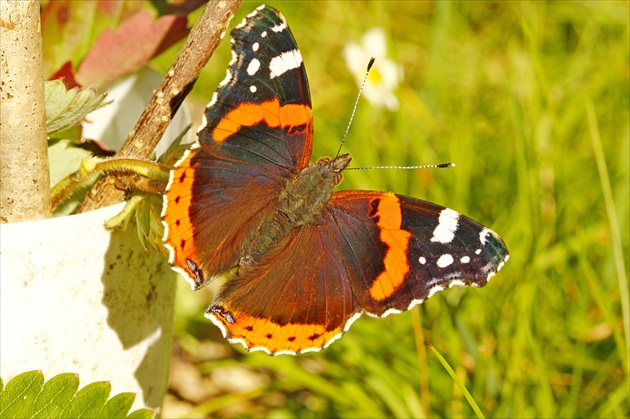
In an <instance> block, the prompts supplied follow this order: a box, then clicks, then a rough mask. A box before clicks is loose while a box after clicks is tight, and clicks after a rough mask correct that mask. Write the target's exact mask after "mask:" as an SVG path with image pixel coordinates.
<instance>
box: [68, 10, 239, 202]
mask: <svg viewBox="0 0 630 419" xmlns="http://www.w3.org/2000/svg"><path fill="white" fill-rule="evenodd" d="M242 2H243V0H220V1H217V0H211V1H210V2H208V4H207V5H206V8H205V10H204V11H203V14H202V15H201V16H200V17H199V20H197V22H196V23H195V26H194V27H193V28H192V30H191V31H190V34H189V35H188V38H187V39H186V43H185V44H184V46H183V47H182V49H181V51H180V52H179V54H178V55H177V58H176V59H175V62H174V63H173V65H172V66H171V68H170V69H169V70H168V72H167V74H166V76H165V77H164V79H163V80H162V83H161V84H160V86H159V87H158V88H157V89H156V90H155V92H154V93H153V97H152V98H151V101H150V102H149V104H148V105H147V107H146V109H145V110H144V113H143V114H142V115H141V116H140V119H139V120H138V122H137V123H136V126H135V127H134V128H133V130H131V132H130V133H129V135H128V136H127V139H126V140H125V142H124V144H123V145H122V148H121V149H120V151H119V152H118V153H117V154H116V157H128V158H136V159H148V158H149V157H151V154H152V153H153V150H154V149H155V146H156V145H157V143H158V142H159V141H160V138H162V135H163V134H164V131H165V130H166V127H167V126H168V124H169V123H170V122H171V119H172V118H173V116H174V115H175V112H177V110H178V109H179V107H180V105H181V104H182V102H183V101H184V98H185V97H186V95H187V94H188V93H189V92H190V90H192V87H193V85H194V84H195V82H196V81H197V77H199V73H200V72H201V69H202V68H203V67H204V66H205V65H206V63H207V62H208V59H209V58H210V57H211V56H212V53H213V52H214V50H215V49H216V47H217V46H218V45H219V42H220V41H221V39H222V38H223V36H224V35H225V32H226V31H227V26H228V23H229V22H230V20H231V19H232V17H233V16H234V13H235V12H236V10H237V9H238V8H239V6H240V5H241V3H242ZM123 199H124V193H123V192H122V191H120V190H118V189H116V187H115V184H114V180H113V179H112V178H111V177H107V178H105V179H102V180H101V181H100V182H99V183H98V184H97V185H96V186H95V187H94V188H93V189H92V191H90V193H88V196H87V197H86V199H85V201H84V202H83V204H82V205H81V207H80V208H79V211H78V212H86V211H91V210H95V209H97V208H101V207H105V206H107V205H112V204H115V203H117V202H120V201H122V200H123Z"/></svg>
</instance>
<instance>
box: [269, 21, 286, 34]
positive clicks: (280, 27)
mask: <svg viewBox="0 0 630 419" xmlns="http://www.w3.org/2000/svg"><path fill="white" fill-rule="evenodd" d="M286 28H287V22H282V23H281V24H279V25H276V26H274V27H273V28H271V30H272V31H274V32H276V33H277V32H282V31H283V30H285V29H286Z"/></svg>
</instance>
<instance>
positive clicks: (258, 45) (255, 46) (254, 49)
mask: <svg viewBox="0 0 630 419" xmlns="http://www.w3.org/2000/svg"><path fill="white" fill-rule="evenodd" d="M258 48H260V44H259V43H258V42H254V43H253V44H252V51H254V52H256V51H258Z"/></svg>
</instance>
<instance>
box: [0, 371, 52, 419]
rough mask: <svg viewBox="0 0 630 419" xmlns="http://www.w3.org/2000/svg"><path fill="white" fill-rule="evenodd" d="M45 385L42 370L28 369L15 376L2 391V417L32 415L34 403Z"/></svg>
mask: <svg viewBox="0 0 630 419" xmlns="http://www.w3.org/2000/svg"><path fill="white" fill-rule="evenodd" d="M43 385H44V374H42V372H41V371H28V372H24V373H22V374H20V375H18V376H16V377H14V378H13V379H12V380H10V381H9V382H8V383H7V386H6V388H5V389H4V390H3V391H2V392H1V393H0V417H3V418H29V417H31V415H32V412H33V403H34V402H35V398H36V396H37V394H39V392H40V391H41V389H42V386H43Z"/></svg>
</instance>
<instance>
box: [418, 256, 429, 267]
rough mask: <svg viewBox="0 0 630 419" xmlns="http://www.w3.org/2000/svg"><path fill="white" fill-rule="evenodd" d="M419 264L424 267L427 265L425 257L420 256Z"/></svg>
mask: <svg viewBox="0 0 630 419" xmlns="http://www.w3.org/2000/svg"><path fill="white" fill-rule="evenodd" d="M418 262H420V263H421V264H423V265H424V264H425V263H427V260H426V259H425V258H424V256H420V259H418Z"/></svg>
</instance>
